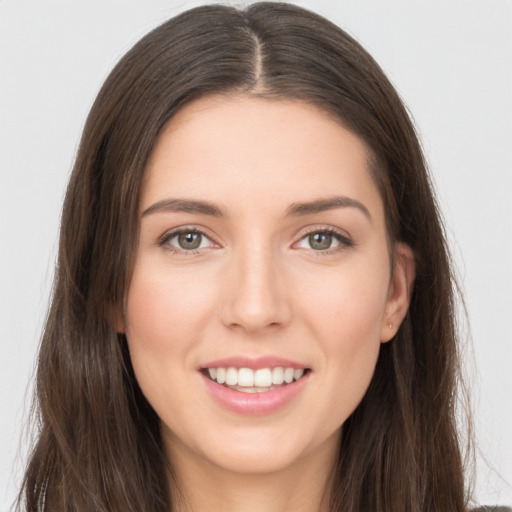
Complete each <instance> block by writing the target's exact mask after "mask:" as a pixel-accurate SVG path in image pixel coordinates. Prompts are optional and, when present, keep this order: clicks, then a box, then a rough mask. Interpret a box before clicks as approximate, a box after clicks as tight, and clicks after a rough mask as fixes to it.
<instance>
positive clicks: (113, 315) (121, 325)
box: [107, 304, 126, 334]
mask: <svg viewBox="0 0 512 512" xmlns="http://www.w3.org/2000/svg"><path fill="white" fill-rule="evenodd" d="M107 322H108V323H109V324H110V326H111V327H112V328H113V329H114V330H115V331H116V332H117V333H118V334H124V333H125V330H126V325H125V319H124V311H123V308H122V307H120V306H119V305H118V304H111V305H110V306H109V308H108V312H107Z"/></svg>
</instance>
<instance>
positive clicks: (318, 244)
mask: <svg viewBox="0 0 512 512" xmlns="http://www.w3.org/2000/svg"><path fill="white" fill-rule="evenodd" d="M331 241H332V235H329V234H325V233H314V234H312V235H309V245H310V246H311V248H312V249H316V250H317V251H322V250H325V249H329V247H330V246H331Z"/></svg>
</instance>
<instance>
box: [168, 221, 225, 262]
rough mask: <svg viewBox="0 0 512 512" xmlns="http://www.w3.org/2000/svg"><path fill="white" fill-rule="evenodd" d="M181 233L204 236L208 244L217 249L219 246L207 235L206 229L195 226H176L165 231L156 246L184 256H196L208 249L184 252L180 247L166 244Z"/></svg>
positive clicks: (213, 238) (211, 236)
mask: <svg viewBox="0 0 512 512" xmlns="http://www.w3.org/2000/svg"><path fill="white" fill-rule="evenodd" d="M182 233H198V234H200V235H202V236H204V237H205V238H207V239H208V240H210V242H212V245H214V246H217V247H220V246H221V245H220V243H219V242H217V240H216V239H215V237H214V236H213V235H211V234H210V233H209V230H207V229H206V228H203V227H200V226H197V225H184V226H177V227H175V228H172V229H169V230H168V231H166V232H165V233H164V234H163V235H161V236H160V237H159V238H158V245H159V246H160V247H163V248H165V249H166V250H169V251H171V252H174V253H178V254H184V255H192V254H197V253H198V252H200V251H201V250H204V249H208V248H210V247H202V248H198V249H192V250H185V249H181V248H180V247H176V246H174V245H170V244H169V243H168V242H169V241H170V240H172V239H173V238H174V237H176V236H178V235H180V234H182Z"/></svg>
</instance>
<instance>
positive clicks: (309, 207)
mask: <svg viewBox="0 0 512 512" xmlns="http://www.w3.org/2000/svg"><path fill="white" fill-rule="evenodd" d="M335 208H357V209H358V210H360V211H361V212H362V213H363V214H364V215H365V216H366V217H367V218H368V220H370V221H371V220H372V216H371V215H370V212H369V211H368V208H366V206H365V205H364V204H363V203H361V202H359V201H357V200H356V199H352V198H350V197H346V196H332V197H327V198H324V199H315V200H313V201H307V202H303V203H292V204H291V205H290V206H289V207H288V208H287V210H286V214H285V216H286V217H301V216H304V215H311V214H314V213H321V212H324V211H328V210H334V209H335ZM157 212H185V213H196V214H201V215H210V216H212V217H219V218H221V217H226V213H225V212H224V210H223V209H222V208H220V207H219V206H217V205H216V204H214V203H211V202H209V201H202V200H196V199H162V200H161V201H158V202H156V203H155V204H153V205H151V206H150V207H149V208H146V209H145V210H144V211H143V212H142V215H141V217H145V216H146V215H150V214H152V213H157Z"/></svg>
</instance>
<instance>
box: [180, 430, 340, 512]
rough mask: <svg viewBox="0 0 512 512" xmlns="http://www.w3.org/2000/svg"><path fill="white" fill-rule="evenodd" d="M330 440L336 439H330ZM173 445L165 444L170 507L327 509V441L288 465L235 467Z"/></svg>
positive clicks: (193, 510)
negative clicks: (168, 459)
mask: <svg viewBox="0 0 512 512" xmlns="http://www.w3.org/2000/svg"><path fill="white" fill-rule="evenodd" d="M334 442H335V445H337V441H336V440H334ZM182 448H183V446H181V447H178V449H176V446H174V447H173V448H172V449H171V450H170V455H171V460H172V468H173V473H174V474H173V481H174V488H177V489H179V493H176V492H174V493H173V503H174V507H173V510H176V512H218V511H219V510H222V511H223V512H256V511H257V512H282V511H283V510H293V511H294V512H328V510H329V490H330V483H331V482H330V476H331V474H332V468H333V466H334V464H335V457H334V456H333V454H335V453H336V451H335V450H333V443H332V442H329V443H327V444H326V446H324V447H321V448H319V449H317V450H315V453H314V454H311V455H308V456H304V457H302V458H301V459H300V460H297V461H296V462H294V464H293V465H291V466H288V467H286V468H281V469H278V470H274V471H271V472H259V473H241V472H233V471H229V470H227V469H225V468H222V467H220V466H217V465H215V464H213V463H210V462H206V461H205V460H204V459H201V458H200V457H198V456H197V455H195V454H192V453H190V452H188V453H187V452H185V451H183V450H182Z"/></svg>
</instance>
